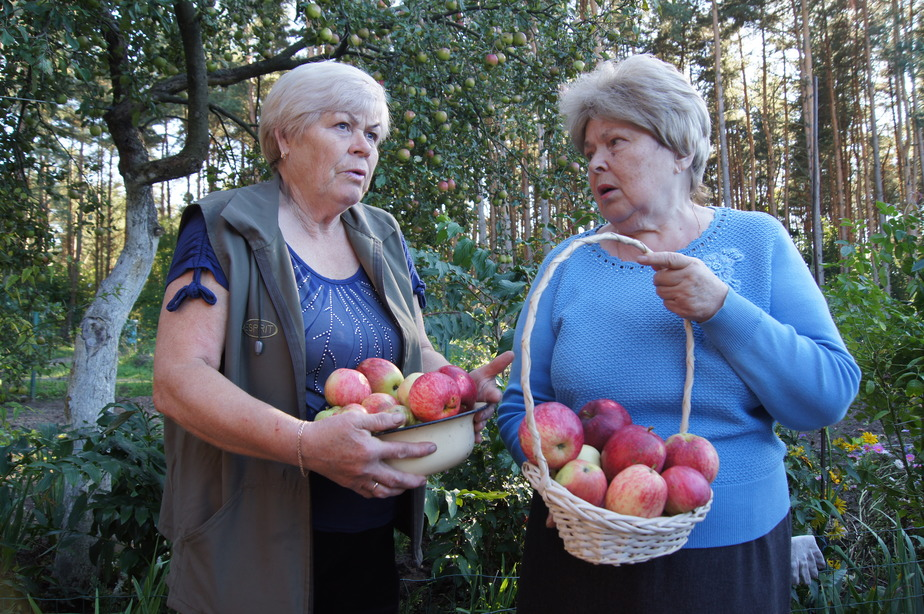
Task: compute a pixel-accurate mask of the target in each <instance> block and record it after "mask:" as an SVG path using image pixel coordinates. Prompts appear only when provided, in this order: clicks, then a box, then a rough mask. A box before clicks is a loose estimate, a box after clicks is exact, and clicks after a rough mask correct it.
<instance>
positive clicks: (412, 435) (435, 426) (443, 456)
mask: <svg viewBox="0 0 924 614" xmlns="http://www.w3.org/2000/svg"><path fill="white" fill-rule="evenodd" d="M485 407H486V406H485V405H481V406H479V407H476V408H475V409H472V410H470V411H467V412H464V413H460V414H456V415H455V416H450V417H449V418H441V419H440V420H434V421H432V422H422V423H420V424H413V425H411V426H404V427H401V428H398V429H392V430H390V431H383V432H381V433H377V436H378V437H380V438H382V439H384V440H385V441H401V442H411V443H419V442H425V441H432V442H433V443H435V444H436V452H434V453H433V454H428V455H427V456H421V457H419V458H387V459H385V462H386V463H388V464H389V465H391V466H392V467H394V468H395V469H397V470H398V471H405V472H407V473H414V474H416V475H430V474H433V473H439V472H440V471H446V470H447V469H451V468H452V467H455V466H456V465H458V464H460V463H461V462H462V461H464V460H465V459H466V458H468V456H469V454H471V453H472V450H473V449H474V448H475V431H474V427H473V424H474V422H475V414H476V413H478V412H479V411H481V410H483V409H484V408H485Z"/></svg>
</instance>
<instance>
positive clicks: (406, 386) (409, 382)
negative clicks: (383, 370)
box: [395, 371, 423, 406]
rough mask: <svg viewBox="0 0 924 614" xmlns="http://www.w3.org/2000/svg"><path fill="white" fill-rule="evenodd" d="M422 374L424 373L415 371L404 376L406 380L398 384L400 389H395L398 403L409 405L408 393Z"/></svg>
mask: <svg viewBox="0 0 924 614" xmlns="http://www.w3.org/2000/svg"><path fill="white" fill-rule="evenodd" d="M421 375H423V373H421V372H419V371H415V372H414V373H411V374H410V375H408V376H407V377H405V378H404V381H403V382H401V385H400V386H398V390H396V391H395V397H397V399H398V403H400V404H401V405H404V406H407V395H408V393H409V392H410V391H411V386H413V385H414V382H415V381H416V380H417V378H418V377H420V376H421Z"/></svg>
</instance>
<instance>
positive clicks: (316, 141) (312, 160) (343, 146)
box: [277, 111, 382, 209]
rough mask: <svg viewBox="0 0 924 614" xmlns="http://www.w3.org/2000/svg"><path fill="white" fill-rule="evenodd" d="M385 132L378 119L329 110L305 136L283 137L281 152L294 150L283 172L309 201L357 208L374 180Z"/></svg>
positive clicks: (311, 203)
mask: <svg viewBox="0 0 924 614" xmlns="http://www.w3.org/2000/svg"><path fill="white" fill-rule="evenodd" d="M381 133H382V131H381V127H380V126H379V124H378V122H377V121H375V122H374V121H372V120H370V119H369V118H364V117H356V116H354V115H353V114H351V113H347V112H343V111H336V112H327V113H324V114H322V115H321V118H320V119H319V120H318V121H317V122H315V123H313V124H311V125H310V126H309V127H308V128H307V129H306V130H305V131H304V132H302V133H301V134H297V135H294V136H288V137H287V136H285V135H277V138H278V139H279V143H280V148H281V150H282V151H283V152H288V156H287V157H286V160H285V161H284V162H283V163H282V164H280V165H279V172H280V174H281V175H282V179H283V181H284V182H285V183H286V184H287V185H289V186H290V187H292V188H293V189H294V190H295V191H297V193H298V194H299V196H300V197H301V198H302V199H304V200H305V201H306V202H305V204H308V205H310V206H312V207H325V206H332V207H334V208H338V209H339V208H343V209H345V208H348V207H351V206H353V205H355V204H356V203H358V202H359V201H360V199H362V197H363V195H364V194H365V193H366V191H367V190H368V189H369V185H370V183H371V182H372V173H373V172H374V171H375V167H376V164H378V161H379V150H378V146H379V141H380V140H381V136H382V134H381Z"/></svg>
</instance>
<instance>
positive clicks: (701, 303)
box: [636, 252, 728, 322]
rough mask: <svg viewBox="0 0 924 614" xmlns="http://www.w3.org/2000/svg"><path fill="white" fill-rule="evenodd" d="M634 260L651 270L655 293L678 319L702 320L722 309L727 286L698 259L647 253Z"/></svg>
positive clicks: (671, 253)
mask: <svg viewBox="0 0 924 614" xmlns="http://www.w3.org/2000/svg"><path fill="white" fill-rule="evenodd" d="M636 260H637V262H638V263H639V264H644V265H648V266H650V267H652V268H653V269H655V275H654V284H655V290H656V291H657V293H658V296H659V297H661V300H662V301H664V306H665V307H667V308H668V309H669V310H670V311H672V312H674V313H676V314H677V315H678V316H680V317H681V318H684V319H686V320H692V321H694V322H705V321H706V320H708V319H709V318H711V317H712V316H714V315H715V314H716V312H718V311H719V309H721V308H722V304H723V303H724V302H725V297H726V296H727V295H728V285H726V284H725V282H723V281H722V280H721V279H719V278H718V277H716V275H715V273H713V272H712V271H711V270H710V269H709V267H708V266H706V263H704V262H703V261H702V260H700V259H699V258H691V257H690V256H684V255H683V254H678V253H677V252H651V253H647V254H642V255H640V256H639V257H638V258H637V259H636Z"/></svg>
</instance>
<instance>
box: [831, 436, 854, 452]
mask: <svg viewBox="0 0 924 614" xmlns="http://www.w3.org/2000/svg"><path fill="white" fill-rule="evenodd" d="M831 445H833V446H837V447H838V448H844V449H845V450H846V449H847V446H849V445H850V444H849V443H847V440H846V439H844V438H843V437H838V438H837V439H835V440H834V441H832V442H831Z"/></svg>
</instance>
